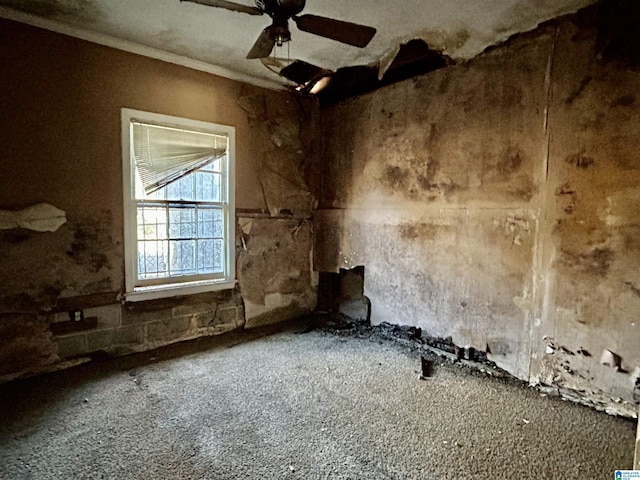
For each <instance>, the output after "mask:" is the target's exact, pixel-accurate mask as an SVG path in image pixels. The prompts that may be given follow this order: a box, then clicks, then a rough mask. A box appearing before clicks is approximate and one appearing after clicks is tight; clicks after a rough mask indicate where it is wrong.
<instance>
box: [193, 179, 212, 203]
mask: <svg viewBox="0 0 640 480" xmlns="http://www.w3.org/2000/svg"><path fill="white" fill-rule="evenodd" d="M195 175H196V200H200V201H204V202H213V201H214V198H213V174H212V173H209V172H196V174H195Z"/></svg>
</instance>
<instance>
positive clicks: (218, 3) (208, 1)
mask: <svg viewBox="0 0 640 480" xmlns="http://www.w3.org/2000/svg"><path fill="white" fill-rule="evenodd" d="M180 1H181V2H191V3H198V4H200V5H207V6H208V7H218V8H224V9H226V10H231V11H233V12H241V13H248V14H249V15H262V14H263V13H264V12H263V11H262V10H260V9H259V8H256V7H249V6H247V5H241V4H239V3H235V2H228V1H227V0H180Z"/></svg>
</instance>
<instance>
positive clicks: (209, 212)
mask: <svg viewBox="0 0 640 480" xmlns="http://www.w3.org/2000/svg"><path fill="white" fill-rule="evenodd" d="M223 232H224V223H223V220H222V210H221V209H219V208H202V207H200V208H199V209H198V238H222V237H223Z"/></svg>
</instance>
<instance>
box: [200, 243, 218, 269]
mask: <svg viewBox="0 0 640 480" xmlns="http://www.w3.org/2000/svg"><path fill="white" fill-rule="evenodd" d="M223 258H224V246H223V242H222V240H199V241H198V272H199V273H218V272H222V271H223Z"/></svg>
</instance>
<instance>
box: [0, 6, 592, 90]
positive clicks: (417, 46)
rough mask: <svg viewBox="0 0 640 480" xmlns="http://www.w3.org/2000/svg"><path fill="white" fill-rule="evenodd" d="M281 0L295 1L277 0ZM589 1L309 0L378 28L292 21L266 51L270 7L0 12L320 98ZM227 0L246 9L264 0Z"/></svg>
mask: <svg viewBox="0 0 640 480" xmlns="http://www.w3.org/2000/svg"><path fill="white" fill-rule="evenodd" d="M273 1H274V2H276V0H273ZM287 1H292V0H278V2H284V3H286V2H287ZM594 1H595V0H485V1H483V2H468V1H466V0H398V1H395V2H388V1H387V0H352V1H349V2H344V1H341V0H307V2H306V6H305V7H304V10H303V11H302V12H301V16H302V17H305V16H306V17H310V16H324V17H329V18H332V19H337V20H341V21H344V22H351V23H356V24H359V25H363V26H368V27H372V28H374V29H375V30H376V33H375V35H374V36H373V38H372V40H371V41H370V42H369V43H368V44H367V46H365V47H364V48H358V47H357V46H353V45H348V44H345V43H340V42H338V41H335V40H331V39H329V38H323V37H322V36H319V35H314V34H313V33H309V32H310V31H312V30H313V29H311V30H309V29H306V28H305V27H304V25H301V24H300V22H299V20H298V19H295V22H294V20H290V21H289V22H288V23H289V24H290V25H289V30H290V33H291V41H290V42H284V43H283V45H282V46H281V47H278V46H277V45H276V46H275V48H273V51H272V53H271V56H270V57H268V58H266V59H246V58H245V57H246V56H247V52H249V51H250V50H251V48H252V46H253V45H254V44H255V43H256V38H257V37H258V36H259V35H261V32H263V31H264V29H265V28H267V27H269V25H270V24H271V23H272V19H271V18H269V16H268V15H259V14H257V15H256V14H251V15H247V14H246V13H243V12H241V11H231V10H227V9H224V8H217V7H211V6H206V5H200V4H197V3H192V2H190V1H185V2H181V1H180V0H0V17H5V18H9V19H13V20H17V21H21V22H24V23H29V24H32V25H35V26H39V27H43V28H47V29H50V30H54V31H59V32H61V33H65V34H69V35H73V36H76V37H79V38H84V39H86V40H90V41H94V42H97V43H102V44H105V45H109V46H113V47H116V48H121V49H124V50H128V51H133V52H135V53H141V54H144V55H148V56H152V57H156V58H160V59H163V60H167V61H171V62H173V63H179V64H183V65H186V66H189V67H192V68H196V69H200V70H203V71H208V72H210V73H214V74H218V75H221V76H225V77H228V78H233V79H236V80H241V81H245V82H248V83H252V84H256V85H260V86H264V87H268V88H282V87H295V86H296V84H297V86H298V90H300V91H304V92H311V93H317V91H319V90H320V88H325V90H326V91H325V93H324V95H325V97H327V98H332V99H340V98H344V97H348V96H350V95H352V94H355V93H361V92H362V91H367V90H371V89H374V88H377V87H379V86H380V85H384V84H387V83H391V82H393V81H396V80H399V79H404V78H407V77H409V76H412V75H415V74H420V73H424V72H425V71H429V70H433V69H435V68H440V67H442V66H445V65H449V64H452V63H457V62H461V61H465V60H468V59H470V58H473V57H474V56H476V55H478V54H479V53H481V52H483V51H484V50H485V49H486V48H487V47H490V46H492V45H495V44H498V43H501V42H503V41H504V40H506V39H507V38H509V37H510V36H512V35H513V34H515V33H519V32H523V31H528V30H531V29H533V28H535V27H536V26H537V25H539V24H540V23H542V22H544V21H546V20H549V19H551V18H554V17H557V16H559V15H564V14H567V13H572V12H575V11H577V10H579V9H580V8H582V7H585V6H587V5H589V4H592V3H594ZM278 2H276V3H278ZM214 3H216V2H214ZM233 3H234V4H236V5H240V6H241V7H240V8H239V10H244V8H243V7H246V9H247V11H252V9H253V10H255V9H256V5H264V2H255V1H254V0H236V1H235V2H233ZM302 3H304V2H302ZM296 23H298V25H297V26H296ZM302 30H307V31H302ZM278 43H279V42H278ZM283 68H284V72H282V75H280V73H281V71H282V70H283ZM318 80H320V81H321V82H320V83H318ZM332 84H333V85H332Z"/></svg>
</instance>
